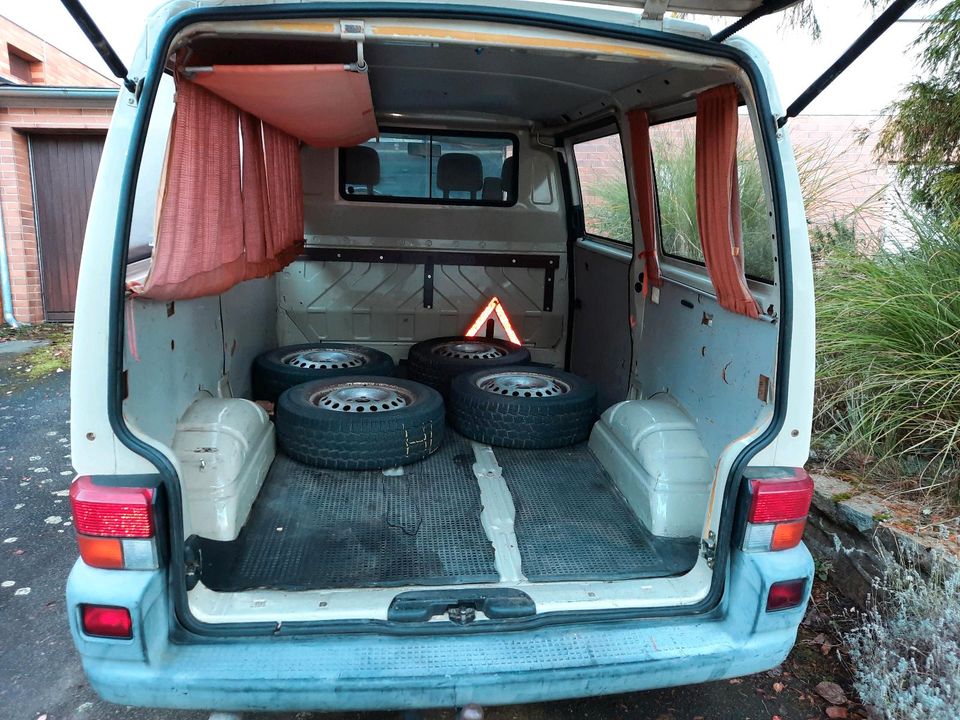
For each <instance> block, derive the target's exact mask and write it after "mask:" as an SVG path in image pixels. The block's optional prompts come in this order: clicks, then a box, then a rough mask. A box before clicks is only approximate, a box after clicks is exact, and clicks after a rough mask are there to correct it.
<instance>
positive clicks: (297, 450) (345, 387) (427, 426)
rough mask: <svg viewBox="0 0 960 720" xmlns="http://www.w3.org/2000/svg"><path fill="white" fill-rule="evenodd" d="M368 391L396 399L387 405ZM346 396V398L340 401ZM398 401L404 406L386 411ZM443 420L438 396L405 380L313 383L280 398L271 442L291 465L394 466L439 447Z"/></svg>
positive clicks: (355, 379)
mask: <svg viewBox="0 0 960 720" xmlns="http://www.w3.org/2000/svg"><path fill="white" fill-rule="evenodd" d="M374 391H379V392H380V393H387V394H389V393H393V394H395V395H396V396H397V397H396V398H394V399H393V400H392V401H391V400H389V399H385V398H384V395H383V394H381V395H380V396H379V397H377V396H376V395H375V394H374ZM346 395H351V397H350V398H349V399H348V400H346V401H345V399H344V398H345V396H346ZM401 398H402V402H404V403H405V404H402V405H400V406H395V407H389V408H388V407H387V406H388V405H390V404H391V403H394V404H395V403H397V402H400V401H401V400H400V399H401ZM348 403H351V404H348ZM346 407H349V408H350V410H349V411H346V410H345V409H344V408H346ZM358 407H362V408H363V410H357V408H358ZM374 407H376V408H377V409H376V410H374V409H373V408H374ZM443 416H444V409H443V398H442V397H440V393H438V392H437V391H436V390H434V389H433V388H428V387H426V386H425V385H421V384H420V383H415V382H411V381H410V380H404V379H401V378H384V377H374V376H370V375H359V376H356V377H343V378H334V379H331V380H316V381H313V382H308V383H302V384H300V385H296V386H294V387H292V388H290V389H289V390H286V391H284V393H283V394H282V395H281V396H280V399H279V401H278V402H277V416H276V428H277V442H278V443H279V445H280V448H281V449H282V450H283V452H285V453H286V454H287V455H289V456H290V457H291V458H293V459H294V460H298V461H300V462H302V463H305V464H307V465H313V466H315V467H324V468H333V469H336V470H372V469H383V468H390V467H397V466H398V465H407V464H408V463H412V462H416V461H417V460H422V459H423V458H425V457H427V455H429V454H430V453H432V452H433V451H434V450H436V449H437V448H438V447H440V443H441V442H442V440H443V430H444V427H443Z"/></svg>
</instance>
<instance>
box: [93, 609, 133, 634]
mask: <svg viewBox="0 0 960 720" xmlns="http://www.w3.org/2000/svg"><path fill="white" fill-rule="evenodd" d="M80 625H81V627H82V628H83V632H84V633H86V634H87V635H93V636H95V637H106V638H115V639H118V640H129V639H130V638H132V637H133V620H131V618H130V611H129V610H127V609H126V608H123V607H112V606H109V605H81V606H80Z"/></svg>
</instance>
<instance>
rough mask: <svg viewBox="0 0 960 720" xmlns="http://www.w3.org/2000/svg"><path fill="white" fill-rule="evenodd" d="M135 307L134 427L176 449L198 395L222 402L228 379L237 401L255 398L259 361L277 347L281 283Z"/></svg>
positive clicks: (128, 413) (128, 347) (129, 415)
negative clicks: (183, 419)
mask: <svg viewBox="0 0 960 720" xmlns="http://www.w3.org/2000/svg"><path fill="white" fill-rule="evenodd" d="M127 302H128V303H131V304H132V310H131V311H130V313H129V314H128V315H127V317H128V318H130V317H131V316H132V322H128V327H127V342H126V343H125V346H124V368H125V369H126V372H127V387H128V388H129V396H128V397H127V399H126V400H125V401H124V404H123V411H124V415H125V417H126V419H127V421H128V422H130V423H131V424H133V425H135V426H136V427H137V428H138V429H139V430H141V431H142V432H145V433H146V434H147V435H149V436H150V437H153V438H156V439H157V440H159V441H161V442H164V443H168V444H169V443H170V442H171V441H172V439H173V433H174V430H175V428H176V423H177V420H178V419H179V418H180V416H181V415H183V412H184V411H185V410H186V409H187V407H188V406H189V405H190V403H192V402H193V401H194V400H195V399H196V398H197V397H198V395H207V396H212V397H217V396H218V393H219V390H218V386H219V382H220V378H221V377H222V376H223V375H224V374H226V376H227V377H228V379H229V381H230V391H231V393H232V395H233V396H234V397H249V396H250V365H251V363H252V362H253V358H254V357H255V356H256V355H258V354H259V353H261V352H264V351H265V350H268V349H270V348H271V347H273V345H274V343H275V337H276V324H275V322H274V317H275V313H276V281H275V280H274V279H273V278H267V279H264V280H250V281H247V282H245V283H241V284H240V285H237V286H236V287H234V288H232V289H230V290H229V291H227V292H226V293H224V294H223V295H222V296H214V297H204V298H197V299H194V300H177V301H176V302H170V303H165V302H157V301H154V300H139V299H132V300H128V301H127ZM221 310H222V316H221Z"/></svg>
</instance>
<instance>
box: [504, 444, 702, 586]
mask: <svg viewBox="0 0 960 720" xmlns="http://www.w3.org/2000/svg"><path fill="white" fill-rule="evenodd" d="M494 452H495V453H496V455H497V461H498V462H499V464H500V466H501V467H502V468H503V477H504V480H506V482H507V487H509V488H510V492H511V494H512V495H513V502H514V505H515V506H516V509H517V517H516V520H515V529H516V533H517V544H518V546H519V548H520V558H521V561H522V566H523V574H524V575H526V576H527V578H528V579H530V580H534V581H552V580H623V579H629V578H644V577H663V576H668V575H678V574H681V573H684V572H686V571H687V570H689V569H690V568H692V567H693V566H694V564H695V563H696V560H697V553H698V542H697V540H696V539H695V538H690V539H679V540H678V539H674V538H657V537H654V536H653V535H652V534H651V533H650V532H648V531H647V530H646V528H644V527H643V525H642V524H641V523H640V521H639V519H638V518H637V516H636V515H634V514H633V511H631V510H630V508H629V506H628V505H627V503H626V500H625V499H624V498H623V496H622V495H621V494H620V492H619V491H618V490H617V489H616V487H615V486H614V484H613V481H612V480H611V479H610V478H609V476H608V475H607V474H606V472H605V471H604V470H603V467H602V466H601V465H600V463H599V462H598V461H597V459H596V458H595V457H594V456H593V454H592V453H591V452H590V450H589V449H588V448H587V444H586V443H581V444H579V445H572V446H570V447H566V448H559V449H550V450H514V449H509V448H494Z"/></svg>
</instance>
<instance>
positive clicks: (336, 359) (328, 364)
mask: <svg viewBox="0 0 960 720" xmlns="http://www.w3.org/2000/svg"><path fill="white" fill-rule="evenodd" d="M282 362H283V364H284V365H291V366H292V367H298V368H303V369H304V370H338V369H342V368H357V367H361V366H362V365H366V363H367V359H366V357H364V356H363V355H361V354H360V353H358V352H354V351H353V350H347V349H346V348H329V347H327V348H325V347H315V348H307V349H305V350H298V351H297V352H294V353H290V354H289V355H286V356H285V357H284V358H283V360H282Z"/></svg>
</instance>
